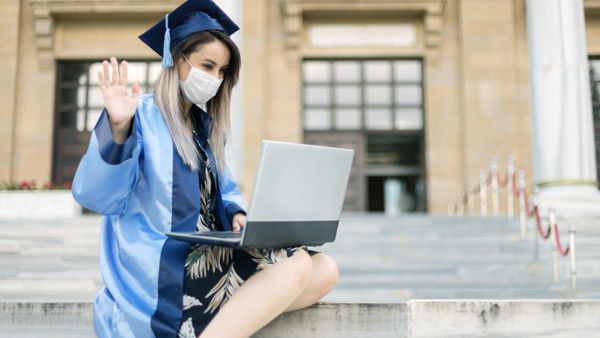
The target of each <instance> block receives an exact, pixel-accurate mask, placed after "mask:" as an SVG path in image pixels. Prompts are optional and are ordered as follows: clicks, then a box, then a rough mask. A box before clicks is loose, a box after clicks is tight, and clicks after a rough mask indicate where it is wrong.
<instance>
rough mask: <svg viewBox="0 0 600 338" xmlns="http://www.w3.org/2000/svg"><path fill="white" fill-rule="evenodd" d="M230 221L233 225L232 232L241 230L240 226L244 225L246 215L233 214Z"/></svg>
mask: <svg viewBox="0 0 600 338" xmlns="http://www.w3.org/2000/svg"><path fill="white" fill-rule="evenodd" d="M231 223H232V224H231V225H232V226H233V232H238V231H240V230H242V228H243V227H245V226H246V215H244V214H242V213H237V214H235V216H233V222H231Z"/></svg>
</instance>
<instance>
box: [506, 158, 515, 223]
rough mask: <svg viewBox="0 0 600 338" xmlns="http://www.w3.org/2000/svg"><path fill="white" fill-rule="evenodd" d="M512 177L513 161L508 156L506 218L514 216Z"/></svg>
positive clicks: (513, 175) (513, 173)
mask: <svg viewBox="0 0 600 338" xmlns="http://www.w3.org/2000/svg"><path fill="white" fill-rule="evenodd" d="M514 179H515V162H514V160H513V158H512V157H509V158H508V170H507V171H506V180H507V182H506V208H507V212H508V218H510V219H513V218H515V202H514V191H513V186H514Z"/></svg>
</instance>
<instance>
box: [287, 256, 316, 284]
mask: <svg viewBox="0 0 600 338" xmlns="http://www.w3.org/2000/svg"><path fill="white" fill-rule="evenodd" d="M292 258H293V260H294V275H295V280H296V282H297V283H298V286H299V287H302V288H304V287H306V286H307V285H308V283H309V282H310V278H311V275H312V271H313V262H312V260H311V259H310V255H309V254H308V253H307V252H306V251H304V250H298V251H296V252H295V253H294V255H293V256H292Z"/></svg>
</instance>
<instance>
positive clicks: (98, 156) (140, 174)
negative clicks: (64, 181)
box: [72, 94, 245, 338]
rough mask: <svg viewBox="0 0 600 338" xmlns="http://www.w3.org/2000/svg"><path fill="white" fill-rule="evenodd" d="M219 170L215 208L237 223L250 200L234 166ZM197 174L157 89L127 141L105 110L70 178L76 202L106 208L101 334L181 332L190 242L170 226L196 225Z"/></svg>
mask: <svg viewBox="0 0 600 338" xmlns="http://www.w3.org/2000/svg"><path fill="white" fill-rule="evenodd" d="M205 122H206V121H205ZM209 122H210V121H209ZM214 174H215V176H216V177H215V180H216V181H217V183H216V186H217V187H218V189H219V192H220V193H219V194H217V203H216V207H215V214H216V216H217V217H218V218H219V219H220V221H221V223H222V226H223V229H224V230H231V229H232V226H231V220H232V218H233V215H234V214H235V213H237V212H243V210H244V208H245V203H244V201H243V199H242V195H241V194H240V191H239V189H238V186H237V184H236V182H235V180H234V179H233V177H232V174H231V172H230V171H229V169H227V168H226V169H225V170H224V171H223V172H221V173H217V172H216V171H215V173H214ZM198 180H199V179H198V172H197V171H192V170H191V169H190V168H189V167H188V166H187V165H185V163H184V162H183V160H182V159H181V157H180V156H179V154H178V152H177V150H176V148H175V146H174V144H173V141H172V138H171V134H170V133H169V130H168V128H167V125H166V123H165V121H164V119H163V117H162V115H161V113H160V111H159V110H158V107H157V106H156V104H155V102H154V96H153V95H152V94H146V95H142V96H140V98H139V100H138V107H137V111H136V112H135V115H134V117H133V122H132V129H131V133H130V135H129V136H128V138H127V140H126V141H125V143H124V144H116V143H114V142H113V140H112V133H111V129H110V124H109V121H108V115H107V112H106V110H104V111H103V112H102V114H101V116H100V119H99V120H98V122H97V124H96V126H95V128H94V131H93V132H92V135H91V138H90V143H89V146H88V149H87V152H86V154H85V155H84V156H83V158H82V159H81V162H80V163H79V167H78V168H77V172H76V174H75V178H74V180H73V185H72V193H73V197H74V198H75V200H77V202H79V203H80V204H81V205H82V206H84V207H86V208H88V209H90V210H93V211H95V212H98V213H101V214H103V215H104V217H103V222H102V229H101V238H100V241H101V244H100V271H101V274H102V278H103V281H104V285H105V287H104V288H103V289H102V290H101V291H100V292H99V293H98V295H97V296H96V300H95V302H94V327H95V329H96V333H97V335H98V337H101V338H103V337H144V338H145V337H176V336H177V330H178V329H179V325H180V323H181V319H182V318H181V317H182V298H183V279H184V278H183V277H184V275H183V273H184V264H185V258H186V255H187V252H188V248H189V244H188V243H185V242H181V241H177V240H173V239H170V238H167V237H166V236H165V235H164V233H165V232H167V231H195V229H196V222H197V220H198V216H199V212H200V193H199V181H198Z"/></svg>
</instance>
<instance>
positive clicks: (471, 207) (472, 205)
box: [467, 183, 475, 216]
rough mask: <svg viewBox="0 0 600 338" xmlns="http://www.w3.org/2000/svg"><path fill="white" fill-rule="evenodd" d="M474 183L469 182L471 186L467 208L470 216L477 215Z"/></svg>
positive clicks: (468, 192) (468, 190)
mask: <svg viewBox="0 0 600 338" xmlns="http://www.w3.org/2000/svg"><path fill="white" fill-rule="evenodd" d="M473 186H474V185H473V184H472V183H469V187H468V188H467V210H468V211H469V216H475V201H474V200H475V196H474V194H473Z"/></svg>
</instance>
